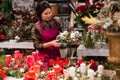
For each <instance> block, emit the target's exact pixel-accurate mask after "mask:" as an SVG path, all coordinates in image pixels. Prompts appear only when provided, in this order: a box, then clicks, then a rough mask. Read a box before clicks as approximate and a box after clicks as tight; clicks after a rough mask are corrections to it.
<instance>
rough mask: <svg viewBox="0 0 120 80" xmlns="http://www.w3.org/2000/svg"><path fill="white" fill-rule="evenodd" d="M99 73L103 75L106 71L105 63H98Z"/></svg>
mask: <svg viewBox="0 0 120 80" xmlns="http://www.w3.org/2000/svg"><path fill="white" fill-rule="evenodd" d="M97 71H98V73H99V74H101V75H103V71H104V66H103V65H98V70H97Z"/></svg>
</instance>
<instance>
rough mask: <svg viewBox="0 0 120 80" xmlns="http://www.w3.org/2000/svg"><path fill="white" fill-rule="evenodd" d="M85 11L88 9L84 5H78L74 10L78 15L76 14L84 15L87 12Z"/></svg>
mask: <svg viewBox="0 0 120 80" xmlns="http://www.w3.org/2000/svg"><path fill="white" fill-rule="evenodd" d="M87 9H88V7H87V6H86V5H80V6H78V7H77V8H76V9H75V11H76V13H78V12H82V13H85V12H86V11H87Z"/></svg>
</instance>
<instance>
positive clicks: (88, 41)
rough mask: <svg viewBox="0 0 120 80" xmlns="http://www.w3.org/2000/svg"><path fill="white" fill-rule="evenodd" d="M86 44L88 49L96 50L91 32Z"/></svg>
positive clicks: (86, 38) (85, 40)
mask: <svg viewBox="0 0 120 80" xmlns="http://www.w3.org/2000/svg"><path fill="white" fill-rule="evenodd" d="M84 42H85V47H86V48H94V42H93V39H92V37H91V32H89V34H88V35H87V36H86V37H85V38H84Z"/></svg>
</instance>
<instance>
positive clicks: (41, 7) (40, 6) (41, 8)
mask: <svg viewBox="0 0 120 80" xmlns="http://www.w3.org/2000/svg"><path fill="white" fill-rule="evenodd" d="M46 8H51V6H50V4H49V2H47V1H45V0H44V1H42V2H38V3H37V5H36V9H35V10H36V14H37V17H38V19H40V20H42V19H41V15H42V12H43V11H44V10H45V9H46Z"/></svg>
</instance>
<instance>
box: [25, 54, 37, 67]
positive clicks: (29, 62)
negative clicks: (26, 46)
mask: <svg viewBox="0 0 120 80" xmlns="http://www.w3.org/2000/svg"><path fill="white" fill-rule="evenodd" d="M25 62H26V65H27V66H28V67H31V66H32V65H34V63H35V60H34V57H33V56H32V55H28V56H27V57H26V61H25Z"/></svg>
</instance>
